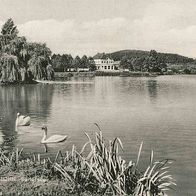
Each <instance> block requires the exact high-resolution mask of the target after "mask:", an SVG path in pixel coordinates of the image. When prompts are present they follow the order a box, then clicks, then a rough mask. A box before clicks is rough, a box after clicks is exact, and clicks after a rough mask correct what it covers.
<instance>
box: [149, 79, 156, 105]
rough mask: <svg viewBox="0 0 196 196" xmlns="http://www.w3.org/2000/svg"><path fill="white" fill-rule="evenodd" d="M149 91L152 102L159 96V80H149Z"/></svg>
mask: <svg viewBox="0 0 196 196" xmlns="http://www.w3.org/2000/svg"><path fill="white" fill-rule="evenodd" d="M147 87H148V93H149V97H150V100H151V102H153V103H154V102H155V101H156V98H157V80H155V79H154V80H152V79H150V80H147Z"/></svg>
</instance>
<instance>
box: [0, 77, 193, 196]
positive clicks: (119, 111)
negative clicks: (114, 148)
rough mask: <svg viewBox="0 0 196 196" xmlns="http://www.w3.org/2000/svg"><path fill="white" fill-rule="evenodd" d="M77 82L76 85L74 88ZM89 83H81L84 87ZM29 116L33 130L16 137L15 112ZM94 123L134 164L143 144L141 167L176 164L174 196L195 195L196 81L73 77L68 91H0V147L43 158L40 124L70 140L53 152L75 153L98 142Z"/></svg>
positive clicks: (45, 87)
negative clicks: (116, 140) (153, 163)
mask: <svg viewBox="0 0 196 196" xmlns="http://www.w3.org/2000/svg"><path fill="white" fill-rule="evenodd" d="M75 81H76V83H74V82H75ZM83 82H84V83H83ZM17 112H20V113H22V114H28V115H30V116H31V122H32V124H31V126H30V127H21V128H20V129H19V130H18V131H17V132H16V131H15V118H16V113H17ZM94 123H97V124H98V125H99V126H100V127H101V129H102V131H103V135H104V137H105V138H107V139H112V138H114V137H119V138H120V139H121V140H122V142H123V144H124V153H122V156H123V157H124V158H125V159H126V160H127V161H129V160H136V159H137V153H138V149H139V146H140V143H141V142H142V141H143V142H144V145H143V151H142V154H141V160H140V161H141V162H140V164H141V167H144V166H145V165H147V164H148V161H149V157H150V153H151V150H152V149H153V150H154V156H155V160H160V159H161V160H162V159H166V158H171V159H174V160H175V162H174V164H173V165H172V174H173V175H174V177H175V178H176V180H177V184H178V186H177V187H176V189H177V190H176V191H171V192H170V195H174V196H179V195H180V196H195V195H196V76H186V75H178V76H159V77H152V78H150V77H147V78H146V77H138V78H137V77H95V78H77V79H76V78H75V79H74V78H72V79H71V83H70V84H65V83H64V84H37V85H23V86H1V87H0V144H1V146H2V147H3V148H4V149H5V150H8V151H9V150H11V149H12V148H14V147H19V148H24V151H26V152H36V153H41V154H43V155H44V153H45V152H44V147H43V146H42V145H41V144H40V141H41V138H42V134H43V131H42V130H41V126H42V125H43V124H45V125H47V126H48V134H49V135H50V134H66V135H68V140H67V141H66V142H64V143H60V144H55V145H54V144H53V145H50V146H48V153H49V154H50V153H51V154H52V153H54V152H57V150H58V149H62V150H70V149H71V147H72V145H73V144H75V145H76V148H77V149H80V148H81V146H82V145H83V144H84V143H85V142H86V141H87V138H86V136H85V135H84V132H87V133H88V134H89V135H90V136H92V137H93V134H94V132H95V131H97V128H96V126H95V125H94Z"/></svg>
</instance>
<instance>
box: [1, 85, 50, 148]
mask: <svg viewBox="0 0 196 196" xmlns="http://www.w3.org/2000/svg"><path fill="white" fill-rule="evenodd" d="M52 95H53V85H24V86H0V108H1V113H0V115H1V116H2V119H1V120H0V130H2V134H3V139H4V142H3V145H7V144H8V145H9V146H10V147H11V146H13V145H14V143H15V140H16V132H15V119H16V113H17V112H20V113H22V114H28V115H30V116H31V117H33V116H36V118H46V117H47V116H48V115H49V112H50V105H51V102H52ZM6 143H7V144H6Z"/></svg>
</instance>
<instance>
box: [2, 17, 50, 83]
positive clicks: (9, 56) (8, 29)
mask: <svg viewBox="0 0 196 196" xmlns="http://www.w3.org/2000/svg"><path fill="white" fill-rule="evenodd" d="M50 56H51V51H50V49H49V48H48V47H47V46H46V45H45V44H39V43H28V42H27V41H26V38H25V37H19V36H18V30H17V27H16V26H15V25H14V22H13V20H12V19H8V20H7V22H6V23H5V24H4V25H3V27H2V30H1V35H0V79H1V81H2V82H6V83H15V82H29V81H30V80H32V74H33V77H34V78H39V79H43V78H47V74H46V67H47V65H48V64H49V62H50ZM30 72H31V73H32V74H31V73H30Z"/></svg>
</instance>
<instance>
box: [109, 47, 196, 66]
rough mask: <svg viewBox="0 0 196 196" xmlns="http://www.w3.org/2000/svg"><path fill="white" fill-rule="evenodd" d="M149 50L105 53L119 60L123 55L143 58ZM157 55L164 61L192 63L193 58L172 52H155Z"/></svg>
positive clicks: (147, 54)
mask: <svg viewBox="0 0 196 196" xmlns="http://www.w3.org/2000/svg"><path fill="white" fill-rule="evenodd" d="M150 53H151V51H142V50H122V51H117V52H113V53H108V54H107V55H108V56H110V57H111V58H112V59H114V60H116V61H119V60H121V59H122V58H123V57H125V56H126V57H127V58H128V59H131V58H136V57H137V58H144V57H147V56H149V54H150ZM157 56H158V58H159V59H162V60H164V61H165V63H176V64H178V63H180V64H183V63H194V62H195V60H194V59H193V58H189V57H185V56H181V55H178V54H172V53H160V52H157Z"/></svg>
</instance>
